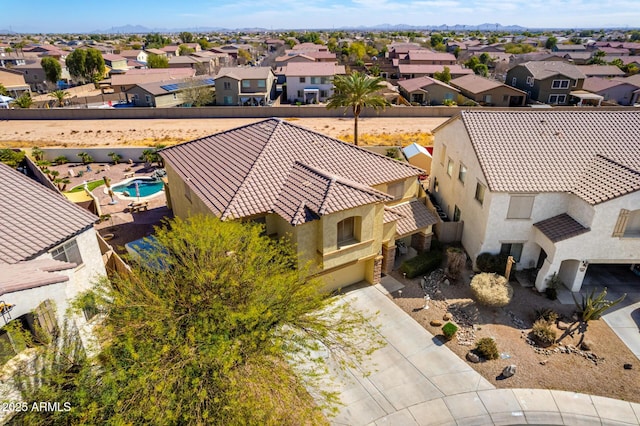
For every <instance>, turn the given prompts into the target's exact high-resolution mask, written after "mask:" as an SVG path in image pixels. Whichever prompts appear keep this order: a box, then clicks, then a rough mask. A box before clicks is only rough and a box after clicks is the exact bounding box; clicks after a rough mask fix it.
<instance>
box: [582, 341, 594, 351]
mask: <svg viewBox="0 0 640 426" xmlns="http://www.w3.org/2000/svg"><path fill="white" fill-rule="evenodd" d="M580 349H582V350H583V351H591V350H593V342H592V341H591V340H585V341H583V342H582V343H581V344H580Z"/></svg>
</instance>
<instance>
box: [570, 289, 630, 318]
mask: <svg viewBox="0 0 640 426" xmlns="http://www.w3.org/2000/svg"><path fill="white" fill-rule="evenodd" d="M572 296H573V301H574V302H575V304H576V307H577V308H578V313H579V314H580V316H581V317H582V321H584V322H589V321H591V320H597V319H600V317H601V316H602V314H604V313H605V312H606V311H607V310H609V309H610V308H612V307H614V306H615V305H617V304H618V303H620V302H622V301H623V300H624V298H625V297H626V296H627V294H626V293H625V294H623V295H622V296H620V297H619V298H617V299H616V300H607V299H606V297H607V288H606V287H605V289H604V290H602V292H601V293H600V294H598V295H596V289H595V288H594V289H593V290H591V293H589V294H588V295H587V296H586V297H584V296H583V297H582V300H581V301H580V302H578V299H577V298H576V296H575V295H572Z"/></svg>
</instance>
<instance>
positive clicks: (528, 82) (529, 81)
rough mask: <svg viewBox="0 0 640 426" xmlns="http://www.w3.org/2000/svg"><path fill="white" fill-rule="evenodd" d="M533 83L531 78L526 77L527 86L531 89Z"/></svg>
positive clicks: (533, 80)
mask: <svg viewBox="0 0 640 426" xmlns="http://www.w3.org/2000/svg"><path fill="white" fill-rule="evenodd" d="M534 82H535V79H534V78H533V77H531V76H529V77H527V85H529V86H531V87H533V83H534Z"/></svg>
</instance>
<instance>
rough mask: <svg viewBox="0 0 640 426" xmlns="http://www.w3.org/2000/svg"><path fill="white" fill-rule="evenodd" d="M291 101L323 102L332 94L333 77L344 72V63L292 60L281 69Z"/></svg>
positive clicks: (288, 97)
mask: <svg viewBox="0 0 640 426" xmlns="http://www.w3.org/2000/svg"><path fill="white" fill-rule="evenodd" d="M283 73H284V75H285V79H286V83H287V85H286V89H287V99H288V100H289V102H291V103H295V102H301V103H305V104H308V103H319V102H325V101H326V100H327V98H329V97H330V96H332V95H333V78H334V77H335V76H336V75H344V74H346V73H347V72H346V70H345V67H344V65H337V64H334V63H331V62H293V63H290V64H288V65H287V66H286V68H285V69H284V70H283Z"/></svg>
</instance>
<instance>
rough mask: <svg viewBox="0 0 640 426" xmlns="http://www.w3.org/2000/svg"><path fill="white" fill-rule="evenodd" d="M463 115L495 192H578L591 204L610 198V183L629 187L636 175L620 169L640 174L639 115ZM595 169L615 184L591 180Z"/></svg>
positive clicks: (467, 113) (472, 112)
mask: <svg viewBox="0 0 640 426" xmlns="http://www.w3.org/2000/svg"><path fill="white" fill-rule="evenodd" d="M459 117H460V119H461V120H462V122H463V123H464V126H465V128H466V130H467V132H468V134H469V137H470V140H471V144H472V146H473V148H474V150H475V153H476V156H477V157H478V161H479V163H480V166H481V168H482V171H483V174H484V176H485V178H486V180H487V184H488V185H489V189H490V190H491V191H497V192H574V191H579V192H575V193H576V194H577V195H579V196H581V197H583V198H584V199H585V200H586V201H587V202H592V200H596V199H609V198H610V194H611V186H610V185H617V186H618V187H619V188H627V187H628V185H629V183H628V182H627V181H626V179H628V178H629V176H631V175H629V174H628V173H627V172H622V171H621V169H620V167H624V168H626V169H628V170H630V171H632V172H633V173H638V172H640V111H593V110H591V111H509V112H498V111H496V112H494V111H463V112H462V113H461V114H460V116H459ZM442 126H444V125H442ZM442 126H441V127H442ZM438 130H439V129H435V131H434V132H435V133H436V134H437V132H438ZM598 156H601V157H603V158H606V159H607V161H610V162H612V163H616V164H617V165H618V166H609V165H607V164H608V163H607V161H604V160H603V159H597V158H596V157H598ZM594 171H597V173H599V176H600V178H601V179H602V178H603V174H608V176H609V178H610V179H613V181H612V183H607V184H606V185H604V184H603V183H600V182H594V181H593V180H590V179H587V177H586V176H587V175H585V173H587V174H588V173H593V172H594ZM586 185H590V189H589V188H587V187H586Z"/></svg>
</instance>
